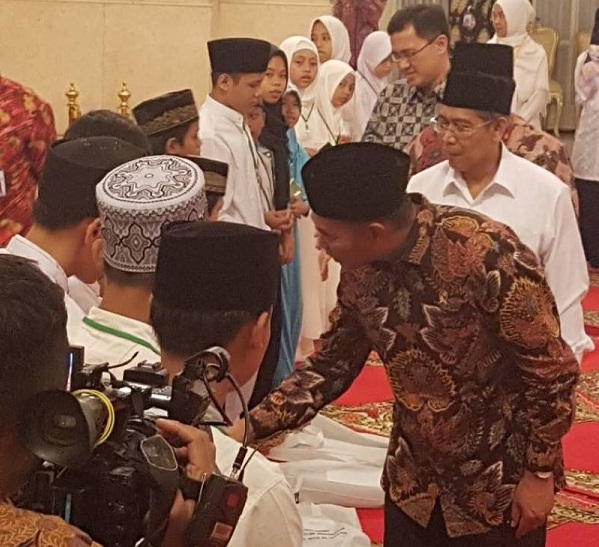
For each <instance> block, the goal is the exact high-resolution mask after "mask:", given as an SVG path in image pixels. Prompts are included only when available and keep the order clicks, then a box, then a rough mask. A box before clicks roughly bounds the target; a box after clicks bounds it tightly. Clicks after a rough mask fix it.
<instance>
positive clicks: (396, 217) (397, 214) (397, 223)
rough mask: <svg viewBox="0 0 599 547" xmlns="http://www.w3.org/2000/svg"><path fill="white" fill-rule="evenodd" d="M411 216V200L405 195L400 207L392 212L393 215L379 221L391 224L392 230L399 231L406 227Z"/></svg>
mask: <svg viewBox="0 0 599 547" xmlns="http://www.w3.org/2000/svg"><path fill="white" fill-rule="evenodd" d="M412 214H413V208H412V200H411V199H410V198H409V197H408V196H407V195H406V196H404V198H403V200H402V202H401V205H400V206H399V207H398V208H397V209H396V210H395V211H393V213H391V214H390V215H387V216H386V217H384V218H381V219H379V220H380V221H381V222H386V223H388V224H391V225H392V226H393V227H394V228H396V229H398V230H401V229H403V228H407V227H408V225H409V223H410V221H411V220H412Z"/></svg>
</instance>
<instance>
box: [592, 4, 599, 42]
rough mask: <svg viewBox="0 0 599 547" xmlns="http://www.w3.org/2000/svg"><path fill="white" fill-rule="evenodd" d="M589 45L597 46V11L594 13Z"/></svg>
mask: <svg viewBox="0 0 599 547" xmlns="http://www.w3.org/2000/svg"><path fill="white" fill-rule="evenodd" d="M591 45H592V46H599V9H598V10H597V11H596V12H595V25H594V26H593V32H592V33H591Z"/></svg>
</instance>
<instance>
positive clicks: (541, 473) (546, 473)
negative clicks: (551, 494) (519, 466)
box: [535, 471, 553, 480]
mask: <svg viewBox="0 0 599 547" xmlns="http://www.w3.org/2000/svg"><path fill="white" fill-rule="evenodd" d="M535 476H536V477H537V478H538V479H543V480H547V479H550V478H552V477H553V471H535Z"/></svg>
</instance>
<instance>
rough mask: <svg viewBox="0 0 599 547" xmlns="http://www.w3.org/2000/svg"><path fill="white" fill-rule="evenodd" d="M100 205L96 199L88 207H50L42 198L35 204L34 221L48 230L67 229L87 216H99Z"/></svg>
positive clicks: (90, 217)
mask: <svg viewBox="0 0 599 547" xmlns="http://www.w3.org/2000/svg"><path fill="white" fill-rule="evenodd" d="M99 216H100V213H99V212H98V205H97V203H96V202H95V201H94V202H93V203H89V204H88V205H87V206H86V207H77V208H75V207H60V208H58V207H49V206H48V205H46V204H45V203H44V202H43V201H41V200H40V199H36V200H35V202H34V204H33V212H32V217H33V222H34V223H35V224H37V225H38V226H41V227H42V228H45V229H46V230H50V231H53V230H66V229H68V228H73V227H74V226H76V225H77V224H79V223H80V222H81V221H82V220H85V219H86V218H89V219H94V218H98V217H99Z"/></svg>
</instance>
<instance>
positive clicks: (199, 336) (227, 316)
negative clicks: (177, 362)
mask: <svg viewBox="0 0 599 547" xmlns="http://www.w3.org/2000/svg"><path fill="white" fill-rule="evenodd" d="M259 316H260V314H259V313H251V312H248V311H221V310H218V311H204V312H203V311H194V312H192V311H187V310H180V309H177V308H173V307H172V306H169V305H167V304H164V303H162V302H160V300H159V299H157V298H154V299H153V300H152V306H151V309H150V324H151V325H152V327H153V328H154V332H156V336H157V337H158V343H159V344H160V348H161V349H162V350H163V351H167V352H169V353H171V354H173V355H177V356H179V357H184V358H187V357H190V356H192V355H194V354H196V353H198V352H200V351H204V350H205V349H208V348H210V347H212V346H220V347H223V348H226V347H227V346H228V345H229V344H230V343H231V342H232V341H233V339H234V338H235V337H236V336H237V334H238V333H239V331H240V330H241V329H242V328H243V327H244V326H245V325H247V324H248V323H250V322H255V321H256V320H257V319H258V317H259Z"/></svg>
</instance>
